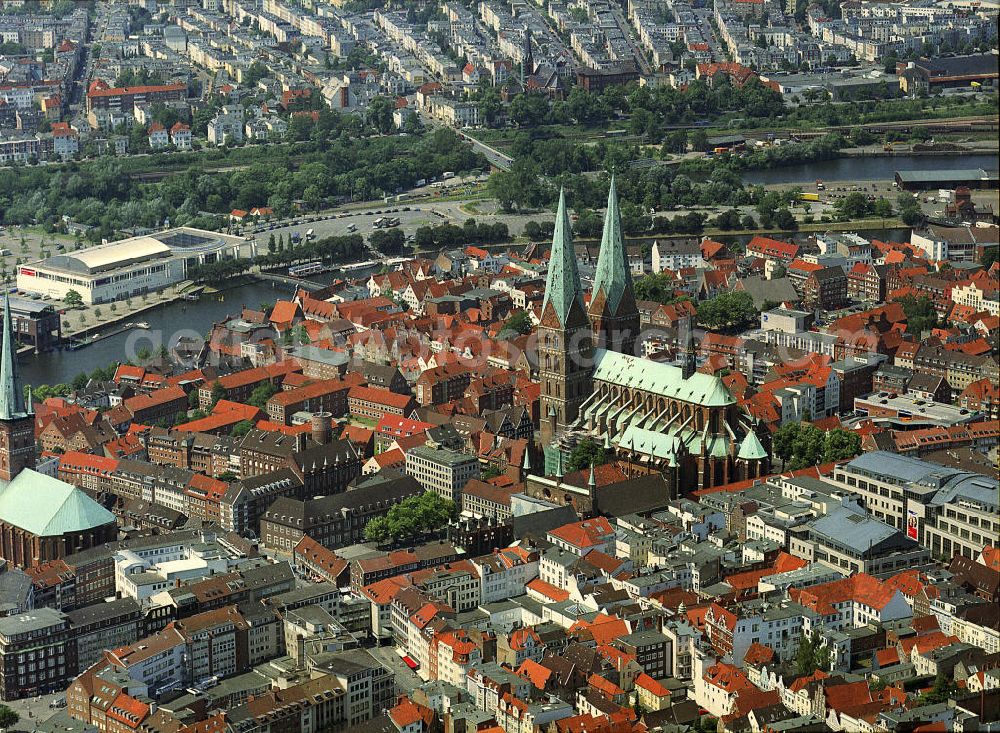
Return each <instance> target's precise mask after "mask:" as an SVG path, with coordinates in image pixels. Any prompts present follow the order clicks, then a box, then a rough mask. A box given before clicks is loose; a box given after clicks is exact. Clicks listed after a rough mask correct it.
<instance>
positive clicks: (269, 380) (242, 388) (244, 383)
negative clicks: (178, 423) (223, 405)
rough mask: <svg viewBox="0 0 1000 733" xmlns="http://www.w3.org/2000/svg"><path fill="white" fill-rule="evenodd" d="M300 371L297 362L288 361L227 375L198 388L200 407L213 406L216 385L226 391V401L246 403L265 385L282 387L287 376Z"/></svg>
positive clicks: (204, 408) (205, 408)
mask: <svg viewBox="0 0 1000 733" xmlns="http://www.w3.org/2000/svg"><path fill="white" fill-rule="evenodd" d="M300 371H302V367H300V366H299V365H298V363H297V362H295V361H293V360H291V359H288V360H285V361H279V362H277V363H276V364H268V365H267V366H262V367H257V368H256V369H247V370H245V371H242V372H235V373H233V374H227V375H226V376H224V377H219V378H218V379H216V380H215V381H212V382H205V383H204V384H202V385H201V386H200V387H199V388H198V406H199V407H201V409H203V410H207V409H208V408H209V407H211V406H212V390H214V389H215V385H216V384H218V385H220V386H221V387H222V389H223V390H224V391H225V395H224V398H225V399H227V400H229V401H231V402H246V401H247V399H248V398H249V397H250V395H251V394H252V393H253V391H254V390H255V389H257V387H260V386H262V385H265V384H272V385H274V386H276V387H277V386H280V385H281V382H282V380H284V378H285V376H286V375H288V374H292V373H294V372H300Z"/></svg>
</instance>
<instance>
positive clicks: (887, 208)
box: [872, 197, 892, 219]
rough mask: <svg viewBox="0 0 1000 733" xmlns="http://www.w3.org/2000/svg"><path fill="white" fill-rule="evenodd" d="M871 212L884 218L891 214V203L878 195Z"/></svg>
mask: <svg viewBox="0 0 1000 733" xmlns="http://www.w3.org/2000/svg"><path fill="white" fill-rule="evenodd" d="M872 213H873V214H874V215H875V216H878V217H881V218H883V219H886V218H888V217H890V216H892V204H890V203H889V201H888V200H887V199H884V198H882V197H879V198H878V199H877V200H876V201H875V204H874V205H873V206H872Z"/></svg>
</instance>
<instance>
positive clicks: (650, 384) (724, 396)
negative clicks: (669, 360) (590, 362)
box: [594, 349, 736, 407]
mask: <svg viewBox="0 0 1000 733" xmlns="http://www.w3.org/2000/svg"><path fill="white" fill-rule="evenodd" d="M594 381H595V382H608V383H610V384H616V385H618V386H620V387H628V388H630V389H638V390H642V391H644V392H651V393H652V394H658V395H662V396H664V397H671V398H673V399H677V400H682V401H684V402H691V403H694V404H696V405H702V406H704V407H724V406H726V405H735V404H736V400H735V399H734V398H733V395H732V393H731V392H730V391H729V389H728V388H727V387H726V385H725V384H724V383H723V382H722V380H721V379H719V378H718V377H714V376H712V375H711V374H702V373H701V372H695V373H694V374H692V375H691V376H690V377H688V378H687V379H684V374H683V372H682V371H681V368H680V367H676V366H672V365H670V364H664V363H662V362H658V361H651V360H650V359H643V358H641V357H638V356H631V355H629V354H620V353H618V352H617V351H607V350H606V349H597V350H596V351H595V352H594Z"/></svg>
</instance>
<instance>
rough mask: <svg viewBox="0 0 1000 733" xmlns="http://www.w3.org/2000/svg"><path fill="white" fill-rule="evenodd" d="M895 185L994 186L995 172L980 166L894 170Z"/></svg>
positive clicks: (914, 187) (923, 187)
mask: <svg viewBox="0 0 1000 733" xmlns="http://www.w3.org/2000/svg"><path fill="white" fill-rule="evenodd" d="M896 185H897V186H899V187H900V188H901V189H903V190H904V191H926V190H933V189H942V188H947V189H953V188H958V187H959V186H967V187H968V188H996V187H997V173H996V171H987V170H983V169H982V168H962V169H943V170H923V171H896Z"/></svg>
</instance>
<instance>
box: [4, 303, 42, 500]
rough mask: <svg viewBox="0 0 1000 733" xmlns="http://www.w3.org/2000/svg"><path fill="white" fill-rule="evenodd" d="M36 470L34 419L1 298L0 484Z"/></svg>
mask: <svg viewBox="0 0 1000 733" xmlns="http://www.w3.org/2000/svg"><path fill="white" fill-rule="evenodd" d="M34 467H35V417H34V414H33V413H32V412H31V404H30V400H29V401H28V402H27V404H26V402H25V399H24V392H23V391H22V390H21V380H20V378H19V377H18V374H17V341H16V339H15V338H14V327H13V324H12V322H11V315H10V294H9V293H7V294H6V295H5V296H4V308H3V345H2V346H0V481H10V480H11V479H13V478H14V477H15V476H17V474H19V473H20V472H21V470H22V469H25V468H34Z"/></svg>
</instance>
